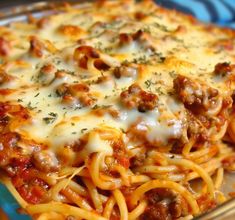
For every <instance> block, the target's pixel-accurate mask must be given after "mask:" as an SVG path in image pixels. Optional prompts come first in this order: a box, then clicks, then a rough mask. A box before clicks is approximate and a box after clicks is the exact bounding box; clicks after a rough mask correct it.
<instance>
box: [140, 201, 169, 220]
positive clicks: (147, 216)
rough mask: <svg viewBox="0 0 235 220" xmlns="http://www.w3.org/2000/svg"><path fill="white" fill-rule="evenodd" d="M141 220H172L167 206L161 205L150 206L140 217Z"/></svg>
mask: <svg viewBox="0 0 235 220" xmlns="http://www.w3.org/2000/svg"><path fill="white" fill-rule="evenodd" d="M140 219H141V220H171V219H172V218H171V216H170V214H169V212H168V209H167V206H166V205H164V204H161V203H158V204H156V205H150V206H148V207H147V208H146V210H145V212H144V213H143V214H142V215H141V216H140Z"/></svg>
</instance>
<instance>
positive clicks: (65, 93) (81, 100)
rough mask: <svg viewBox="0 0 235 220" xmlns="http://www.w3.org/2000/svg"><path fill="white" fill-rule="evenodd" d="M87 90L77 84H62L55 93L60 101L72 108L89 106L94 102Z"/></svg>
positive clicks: (83, 85)
mask: <svg viewBox="0 0 235 220" xmlns="http://www.w3.org/2000/svg"><path fill="white" fill-rule="evenodd" d="M89 90H90V89H89V87H88V86H87V85H86V84H82V83H77V84H72V85H69V84H67V83H63V84H61V85H60V86H59V87H58V88H57V90H56V93H57V95H59V96H62V100H63V102H64V103H65V104H68V105H72V106H73V105H82V106H91V105H92V104H93V103H94V102H95V99H94V98H93V97H92V95H91V94H90V92H89Z"/></svg>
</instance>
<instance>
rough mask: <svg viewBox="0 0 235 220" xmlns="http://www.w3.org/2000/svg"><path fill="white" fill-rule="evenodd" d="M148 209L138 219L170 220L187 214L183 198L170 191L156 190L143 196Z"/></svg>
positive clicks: (186, 206)
mask: <svg viewBox="0 0 235 220" xmlns="http://www.w3.org/2000/svg"><path fill="white" fill-rule="evenodd" d="M145 196H146V198H147V202H148V207H147V208H146V210H145V212H144V213H143V214H142V215H141V217H140V219H142V220H145V219H153V220H171V219H176V218H179V217H181V216H185V215H187V214H188V205H187V203H186V202H185V200H184V198H183V197H182V196H180V195H176V194H175V193H174V192H173V191H172V190H170V189H163V188H157V189H153V190H150V191H149V192H147V193H146V194H145Z"/></svg>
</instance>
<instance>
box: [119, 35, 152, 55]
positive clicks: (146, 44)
mask: <svg viewBox="0 0 235 220" xmlns="http://www.w3.org/2000/svg"><path fill="white" fill-rule="evenodd" d="M133 41H136V42H138V43H139V44H140V45H141V47H142V48H144V49H145V50H148V49H149V50H152V51H154V50H155V45H154V42H153V39H152V37H151V35H150V34H149V33H147V32H144V31H143V30H138V31H137V32H135V33H133V34H127V33H121V34H120V35H119V44H120V46H123V45H127V44H130V43H131V42H133Z"/></svg>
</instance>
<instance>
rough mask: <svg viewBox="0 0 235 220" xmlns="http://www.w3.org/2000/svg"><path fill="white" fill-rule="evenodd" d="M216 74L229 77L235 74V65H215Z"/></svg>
mask: <svg viewBox="0 0 235 220" xmlns="http://www.w3.org/2000/svg"><path fill="white" fill-rule="evenodd" d="M214 73H215V74H216V75H220V76H228V75H230V74H235V65H231V64H230V63H228V62H224V63H217V64H216V65H215V69H214Z"/></svg>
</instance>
